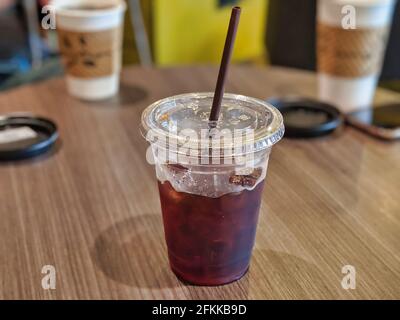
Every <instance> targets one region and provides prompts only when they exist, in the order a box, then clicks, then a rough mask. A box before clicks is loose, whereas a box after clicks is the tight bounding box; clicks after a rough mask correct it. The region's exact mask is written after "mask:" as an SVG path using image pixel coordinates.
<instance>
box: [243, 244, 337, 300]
mask: <svg viewBox="0 0 400 320" xmlns="http://www.w3.org/2000/svg"><path fill="white" fill-rule="evenodd" d="M260 261H262V262H263V263H262V264H260V263H259V262H260ZM255 262H258V263H255ZM338 272H339V273H338V274H339V275H340V269H339V270H338ZM339 287H340V280H339V278H338V279H330V278H328V277H327V275H326V274H324V273H323V272H322V270H321V269H319V268H318V267H317V265H315V264H313V263H311V262H308V261H306V260H304V259H302V258H300V257H297V256H295V255H293V254H289V253H286V252H280V251H275V250H266V249H256V250H254V253H253V263H252V267H251V269H250V272H249V296H248V298H249V299H334V298H338V297H340V296H341V294H340V292H339Z"/></svg>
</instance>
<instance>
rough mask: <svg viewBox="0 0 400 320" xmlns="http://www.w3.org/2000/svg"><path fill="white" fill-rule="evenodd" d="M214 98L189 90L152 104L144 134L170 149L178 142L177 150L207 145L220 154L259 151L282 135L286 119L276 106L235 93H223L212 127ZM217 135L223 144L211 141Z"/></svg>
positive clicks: (147, 138) (146, 113) (210, 95)
mask: <svg viewBox="0 0 400 320" xmlns="http://www.w3.org/2000/svg"><path fill="white" fill-rule="evenodd" d="M213 97H214V93H189V94H182V95H178V96H173V97H169V98H166V99H163V100H160V101H157V102H155V103H153V104H152V105H150V106H149V107H148V108H146V109H145V110H144V112H143V114H142V124H141V133H142V135H143V136H144V137H145V138H146V140H148V141H149V142H150V143H155V144H157V145H160V146H161V144H162V143H164V144H165V143H166V146H167V148H168V147H169V146H170V145H171V144H172V143H176V145H177V148H176V152H177V153H180V152H181V151H180V147H182V146H185V148H184V151H182V152H188V150H189V151H190V149H196V150H199V149H201V148H202V147H204V146H206V147H207V148H212V150H213V152H215V151H216V150H215V149H216V148H217V149H220V150H217V151H220V152H221V153H219V152H217V154H222V153H223V150H225V152H226V150H227V149H231V150H234V151H233V153H234V154H237V153H238V154H243V153H248V152H258V151H261V150H264V149H267V148H270V147H271V146H273V145H274V144H275V143H277V142H278V141H279V140H280V139H281V138H282V137H283V134H284V125H283V118H282V115H281V113H280V112H279V111H278V110H277V109H276V108H275V107H273V106H272V105H270V104H268V103H267V102H265V101H262V100H259V99H255V98H250V97H246V96H242V95H236V94H225V95H224V98H223V100H222V106H221V113H220V117H219V120H218V121H217V122H214V123H212V124H213V125H212V126H210V122H209V115H210V111H211V105H212V100H213ZM211 127H212V128H213V129H210V128H211ZM216 136H217V137H218V139H217V140H218V141H221V143H216V144H215V143H211V142H210V141H211V140H210V138H211V137H213V138H215V137H216ZM161 147H162V146H161ZM214 154H215V153H214Z"/></svg>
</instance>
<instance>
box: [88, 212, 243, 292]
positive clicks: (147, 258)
mask: <svg viewBox="0 0 400 320" xmlns="http://www.w3.org/2000/svg"><path fill="white" fill-rule="evenodd" d="M91 256H92V260H93V262H94V264H95V265H96V266H97V267H98V268H99V269H100V270H101V271H102V272H103V273H104V274H105V275H106V276H107V277H109V278H110V279H112V280H114V281H117V282H119V283H123V284H125V285H129V286H131V287H136V288H147V289H165V288H180V289H181V290H183V291H188V292H189V293H190V296H191V297H192V298H194V299H223V298H225V299H228V298H232V295H233V296H234V297H235V299H246V298H247V295H248V294H247V291H248V290H247V289H248V283H249V278H248V275H247V274H246V275H245V276H244V277H243V278H242V279H241V280H239V281H238V282H235V283H232V284H228V285H226V286H219V287H199V286H192V285H189V284H184V283H182V282H180V281H179V280H178V279H177V278H176V276H175V275H174V274H173V272H172V271H171V269H170V267H169V263H168V257H167V249H166V245H165V240H164V230H163V227H162V218H161V215H160V214H143V215H140V216H137V217H133V218H130V219H126V220H123V221H120V222H118V223H116V224H115V225H112V226H111V227H109V228H107V229H106V230H104V231H103V232H101V233H100V234H99V236H98V237H97V238H96V240H95V244H94V246H93V248H92V250H91Z"/></svg>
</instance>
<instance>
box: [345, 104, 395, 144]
mask: <svg viewBox="0 0 400 320" xmlns="http://www.w3.org/2000/svg"><path fill="white" fill-rule="evenodd" d="M346 121H347V123H348V124H350V125H352V126H353V127H356V128H358V129H361V130H363V131H365V132H367V133H369V134H370V135H372V136H375V137H378V138H381V139H385V140H395V139H400V102H399V103H392V104H386V105H382V106H376V107H374V108H370V109H365V110H358V111H354V112H351V113H349V114H347V115H346Z"/></svg>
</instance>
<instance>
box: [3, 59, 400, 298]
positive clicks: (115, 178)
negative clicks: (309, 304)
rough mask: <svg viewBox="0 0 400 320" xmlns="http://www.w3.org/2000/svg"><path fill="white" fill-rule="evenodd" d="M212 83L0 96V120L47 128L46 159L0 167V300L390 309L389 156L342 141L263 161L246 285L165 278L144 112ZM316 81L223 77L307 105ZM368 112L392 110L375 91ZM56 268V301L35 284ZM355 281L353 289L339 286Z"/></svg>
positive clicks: (277, 72) (399, 286)
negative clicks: (14, 115) (351, 302)
mask: <svg viewBox="0 0 400 320" xmlns="http://www.w3.org/2000/svg"><path fill="white" fill-rule="evenodd" d="M216 75H217V70H216V69H214V68H208V67H196V68H180V69H162V70H156V69H142V68H129V69H127V70H125V71H124V72H123V76H122V90H121V94H120V96H119V97H118V98H115V99H111V100H109V101H106V102H102V103H85V102H81V101H77V100H75V99H73V98H72V97H70V96H68V95H67V93H66V91H65V87H64V81H63V79H55V80H51V81H47V82H43V83H40V84H35V85H31V86H26V87H23V88H20V89H16V90H13V91H10V92H6V93H2V94H0V113H6V112H15V111H30V112H34V113H36V114H40V115H43V116H47V117H50V118H52V119H54V120H55V121H56V122H57V123H58V125H59V129H60V136H61V140H60V143H59V144H58V146H57V148H56V149H55V150H54V152H52V154H49V155H46V156H42V157H40V158H38V159H35V160H26V161H21V162H17V163H2V164H0V176H1V183H0V195H1V201H0V205H1V206H0V218H1V223H0V298H1V299H152V298H159V299H175V298H176V299H275V298H283V299H290V298H301V299H302V298H305V299H314V298H321V299H328V298H333V299H358V298H365V299H370V298H374V299H376V298H389V299H393V298H397V299H399V298H400V144H398V143H387V142H383V141H379V140H375V139H373V138H370V137H369V136H367V135H364V134H363V133H361V132H358V131H356V130H354V129H351V128H345V129H343V130H341V131H340V132H337V133H336V134H334V135H332V136H330V137H326V138H322V139H314V140H307V141H301V140H297V141H295V140H289V139H284V140H283V141H282V142H281V143H279V144H278V145H277V146H276V147H275V148H274V150H273V153H272V158H271V160H270V166H269V173H268V177H267V186H266V188H265V192H264V195H263V201H262V212H261V216H260V223H259V227H258V233H257V240H256V246H255V250H254V255H253V259H252V264H251V269H250V272H249V273H248V274H247V275H246V276H245V277H244V278H243V279H241V280H240V281H238V282H236V283H233V284H230V285H226V286H221V287H194V286H187V285H183V284H182V283H181V282H179V281H178V280H177V279H176V278H175V276H174V275H173V274H172V273H171V272H170V270H169V267H168V263H167V256H166V251H165V250H166V248H165V244H164V239H163V227H162V220H161V214H160V205H159V200H158V191H157V188H156V179H155V175H154V172H153V167H152V166H151V165H149V164H147V163H146V161H145V151H146V148H147V145H146V143H145V141H144V140H143V139H142V138H141V136H140V135H139V131H138V126H139V121H140V114H141V112H142V110H143V109H144V108H145V107H146V106H147V105H149V104H150V103H151V102H153V101H155V100H157V99H160V98H163V97H166V96H170V95H174V94H178V93H184V92H191V91H212V90H213V88H214V83H215V79H216ZM315 87H316V79H315V75H314V74H312V73H306V72H300V71H293V70H288V69H280V68H268V69H264V68H255V67H234V68H232V70H231V73H230V80H229V83H228V86H227V91H230V92H236V93H241V94H245V95H249V96H254V97H258V98H266V97H269V96H271V95H285V94H289V93H297V94H303V95H305V96H310V97H312V96H314V95H315V91H316V89H315ZM377 98H378V99H379V100H380V101H393V100H396V99H399V96H398V95H395V94H392V93H389V92H387V91H379V92H378V97H377ZM44 265H53V266H54V267H55V268H56V275H57V277H56V280H57V282H56V289H55V290H44V289H43V288H42V285H41V281H42V278H43V277H44V274H42V273H41V270H42V267H43V266H44ZM345 265H352V266H354V267H355V269H356V289H355V290H344V289H343V288H342V286H341V281H342V278H343V277H344V276H345V275H344V274H342V267H343V266H345Z"/></svg>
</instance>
